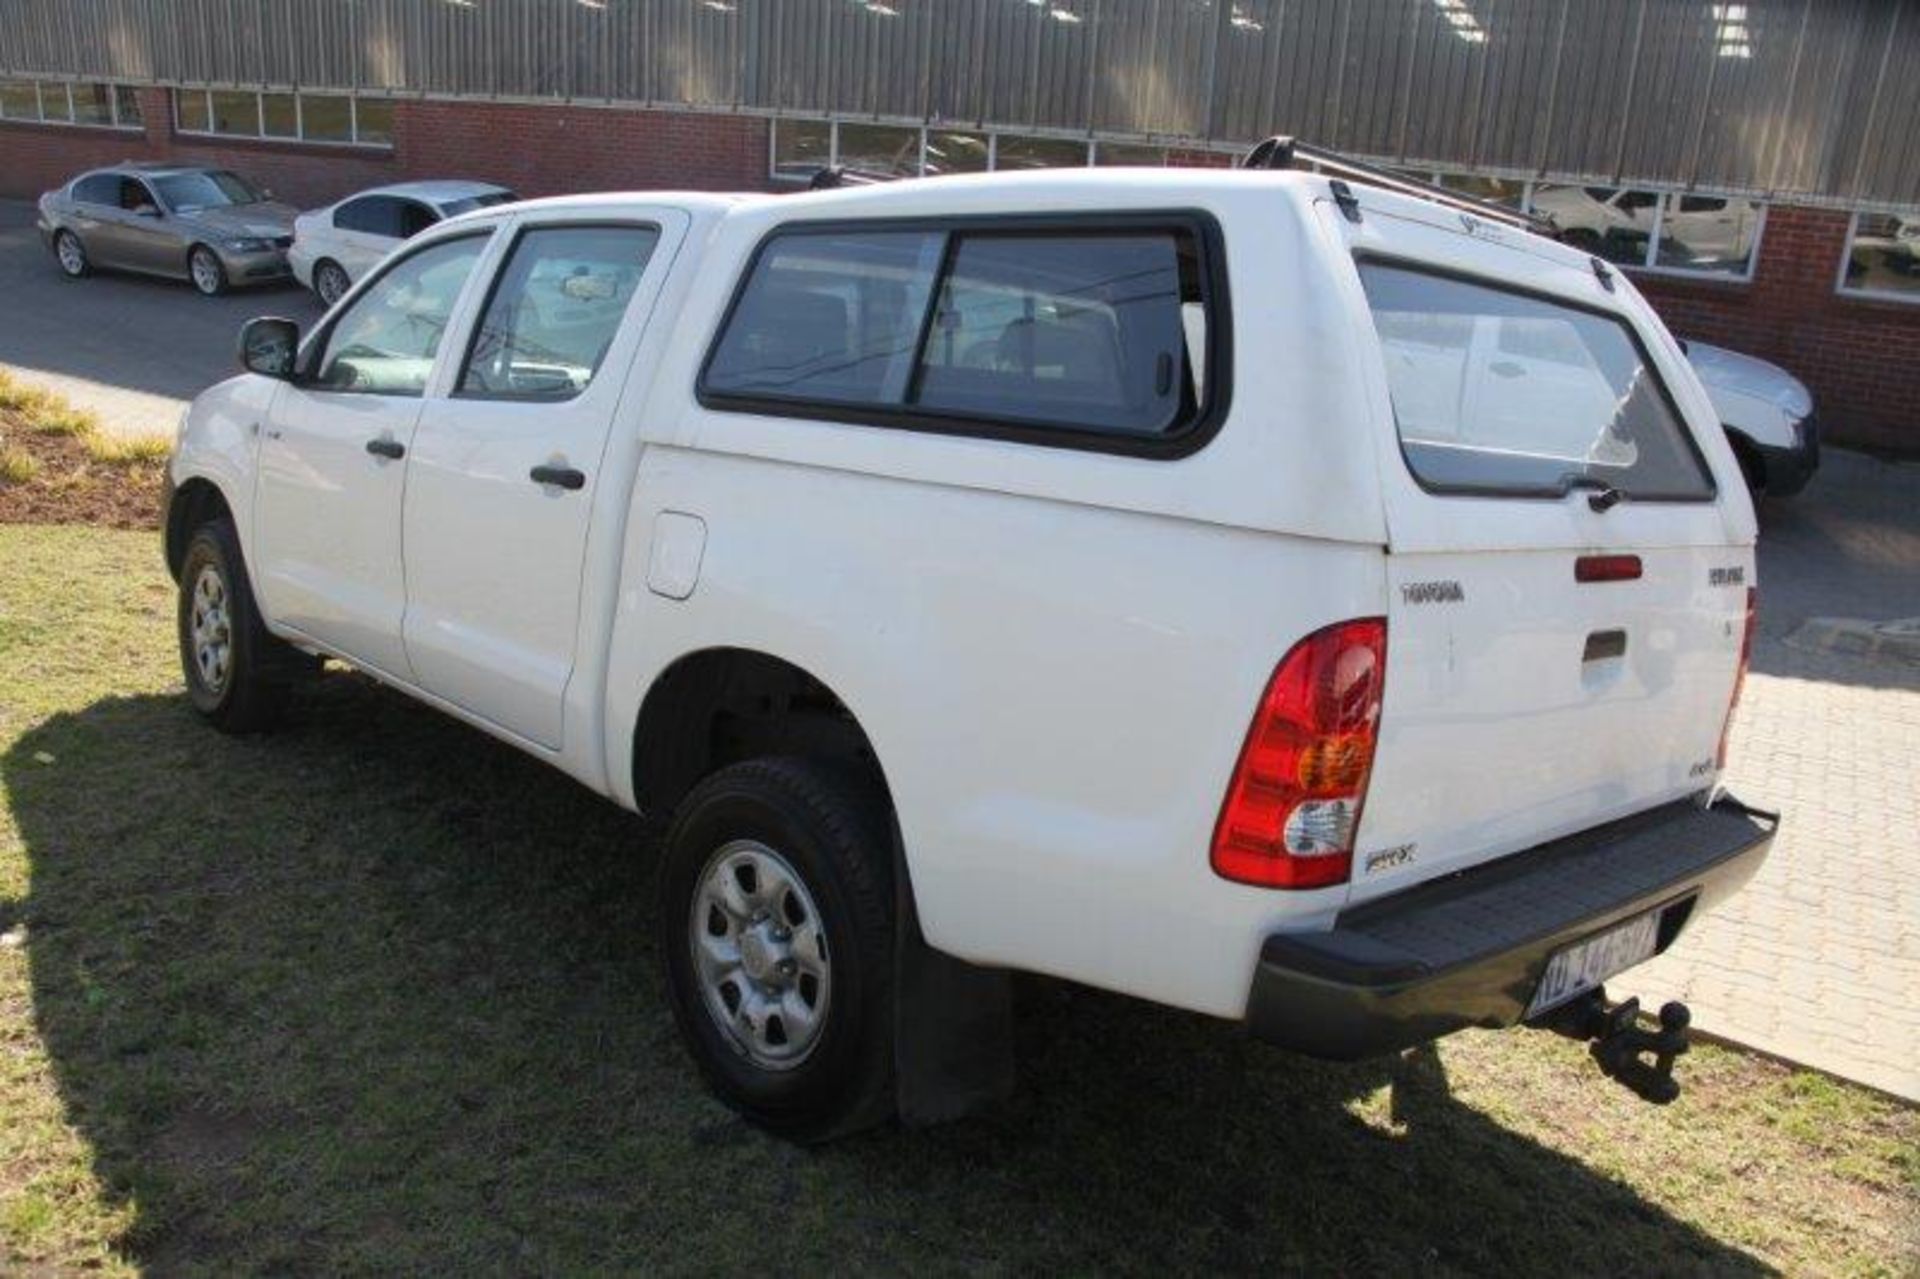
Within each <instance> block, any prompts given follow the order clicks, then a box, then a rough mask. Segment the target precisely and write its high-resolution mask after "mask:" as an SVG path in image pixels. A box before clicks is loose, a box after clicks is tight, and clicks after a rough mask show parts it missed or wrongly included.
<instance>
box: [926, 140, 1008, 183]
mask: <svg viewBox="0 0 1920 1279" xmlns="http://www.w3.org/2000/svg"><path fill="white" fill-rule="evenodd" d="M992 151H993V143H992V140H991V139H990V138H988V137H987V135H986V134H984V133H960V132H956V131H954V130H952V129H929V130H927V167H926V172H927V173H928V174H929V175H938V174H942V173H985V172H986V171H987V163H988V160H989V158H990V157H991V155H992Z"/></svg>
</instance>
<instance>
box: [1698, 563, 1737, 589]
mask: <svg viewBox="0 0 1920 1279" xmlns="http://www.w3.org/2000/svg"><path fill="white" fill-rule="evenodd" d="M1746 584H1747V570H1746V567H1745V566H1744V565H1740V564H1735V565H1733V566H1732V567H1730V568H1710V569H1708V570H1707V585H1708V586H1745V585H1746Z"/></svg>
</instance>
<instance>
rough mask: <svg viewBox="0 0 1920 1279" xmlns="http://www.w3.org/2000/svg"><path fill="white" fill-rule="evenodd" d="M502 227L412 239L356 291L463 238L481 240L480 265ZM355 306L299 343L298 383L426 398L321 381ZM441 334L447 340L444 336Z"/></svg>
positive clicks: (317, 389) (315, 390)
mask: <svg viewBox="0 0 1920 1279" xmlns="http://www.w3.org/2000/svg"><path fill="white" fill-rule="evenodd" d="M499 229H500V227H499V224H498V223H488V224H486V225H485V226H476V227H463V228H461V230H460V231H458V232H456V233H455V234H453V235H440V236H435V237H434V238H433V239H431V240H427V241H424V242H422V243H419V244H414V243H413V242H411V241H409V242H408V245H407V249H406V251H405V252H403V253H396V254H395V255H394V256H393V257H391V258H389V259H387V260H386V261H385V262H382V263H381V264H380V270H379V271H377V272H376V273H374V274H373V275H371V276H369V277H367V280H366V283H365V284H364V285H362V286H359V287H357V288H356V292H358V293H359V294H360V296H361V297H364V296H366V294H367V293H368V292H370V291H371V290H372V289H373V288H374V286H376V285H377V284H379V283H380V281H382V280H384V279H386V278H387V277H388V276H389V275H392V274H393V273H394V272H395V271H398V270H399V269H400V268H401V267H403V266H405V265H406V264H407V263H409V262H411V261H413V259H415V258H417V257H419V256H420V255H421V254H422V253H431V252H432V251H433V250H435V249H437V248H439V247H440V246H441V245H444V244H454V243H456V242H458V241H461V240H479V241H481V245H480V256H479V257H477V258H475V259H474V265H475V267H478V266H479V265H480V263H481V262H482V261H484V260H485V258H486V253H487V241H490V240H492V239H493V237H494V234H495V233H496V232H497V231H499ZM466 287H467V286H465V285H462V286H461V290H460V291H461V293H463V294H464V293H465V292H466ZM358 300H359V299H358V298H356V299H355V301H356V302H357V301H358ZM459 305H460V299H459V298H458V297H455V298H454V306H455V307H456V308H458V306H459ZM352 309H353V308H352V307H347V308H345V309H343V310H340V311H337V312H335V313H334V314H332V315H330V316H328V317H327V318H326V320H325V322H324V323H322V324H321V325H320V326H319V327H318V328H316V329H314V330H313V332H312V333H309V334H308V335H307V337H306V340H305V341H303V342H302V343H301V344H300V354H299V355H298V357H296V359H295V360H294V382H295V383H296V385H298V386H300V387H302V388H304V389H306V390H307V391H310V392H311V393H312V394H315V395H378V396H384V397H386V398H388V399H395V400H424V399H426V398H427V394H426V392H425V391H424V390H422V391H421V392H420V393H419V394H418V395H412V394H406V395H402V394H398V393H396V392H393V391H356V390H354V389H353V388H351V387H341V386H327V385H325V384H324V383H322V382H321V381H320V380H319V375H320V365H321V364H322V363H323V362H324V361H325V359H326V353H327V344H328V343H330V342H332V341H333V331H334V330H335V329H336V328H338V327H339V326H340V321H341V320H343V319H345V318H346V317H347V314H348V312H350V311H351V310H352ZM447 323H448V325H449V326H451V325H452V323H453V316H452V315H451V314H449V315H448V316H447ZM442 336H443V339H444V335H442ZM440 355H441V352H440V351H439V350H437V349H436V350H435V352H434V360H435V362H436V363H437V362H438V361H439V359H440Z"/></svg>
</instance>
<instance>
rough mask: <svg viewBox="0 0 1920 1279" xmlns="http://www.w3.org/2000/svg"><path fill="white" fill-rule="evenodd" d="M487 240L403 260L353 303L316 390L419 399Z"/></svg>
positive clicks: (332, 337) (442, 246)
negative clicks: (454, 310) (415, 397)
mask: <svg viewBox="0 0 1920 1279" xmlns="http://www.w3.org/2000/svg"><path fill="white" fill-rule="evenodd" d="M487 238H488V237H487V236H486V235H484V234H483V235H469V236H462V237H460V238H459V239H456V240H446V241H442V242H441V243H439V244H435V245H433V246H431V247H429V248H426V249H422V250H421V251H420V252H418V253H415V254H413V255H412V256H410V257H407V258H404V259H402V260H401V261H400V262H398V263H397V264H395V265H394V266H393V268H392V269H391V270H389V271H387V272H386V273H385V274H384V275H382V276H380V278H379V279H377V280H375V281H374V282H373V284H372V285H371V286H369V287H368V288H367V290H366V291H365V292H364V293H362V294H361V295H360V296H359V297H358V298H357V299H355V301H354V303H353V305H352V306H350V307H348V308H347V310H346V312H345V313H344V314H342V315H341V317H340V319H339V320H338V321H337V322H336V323H335V324H334V326H333V329H332V332H330V333H329V334H328V335H327V338H326V350H325V353H324V355H323V356H322V357H321V360H320V367H319V372H318V374H317V375H316V377H315V379H314V380H315V383H316V387H315V389H317V390H323V391H348V392H354V393H357V394H361V395H401V396H419V395H422V394H424V393H425V391H426V387H427V377H428V375H429V374H430V373H431V372H432V371H433V360H434V356H435V354H436V353H437V352H438V351H439V349H440V339H441V336H442V335H443V334H445V333H446V331H447V324H448V322H449V320H450V319H451V318H452V316H453V308H454V305H455V304H456V303H457V302H459V300H460V293H461V290H462V289H464V288H465V287H466V283H467V277H468V276H470V275H472V274H473V265H474V263H475V262H477V261H478V260H479V258H480V253H481V251H482V250H483V249H485V248H486V244H487Z"/></svg>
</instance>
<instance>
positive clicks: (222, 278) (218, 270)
mask: <svg viewBox="0 0 1920 1279" xmlns="http://www.w3.org/2000/svg"><path fill="white" fill-rule="evenodd" d="M187 275H188V276H189V277H190V278H191V279H192V280H193V287H194V288H196V289H198V290H200V294H201V296H202V297H209V298H210V297H213V296H214V295H216V294H220V293H225V292H226V291H227V269H226V268H225V267H224V266H221V265H220V257H219V255H218V254H216V253H215V252H214V251H213V250H212V249H209V248H208V247H207V246H206V245H204V244H197V245H195V246H194V248H193V252H191V253H189V254H187Z"/></svg>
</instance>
